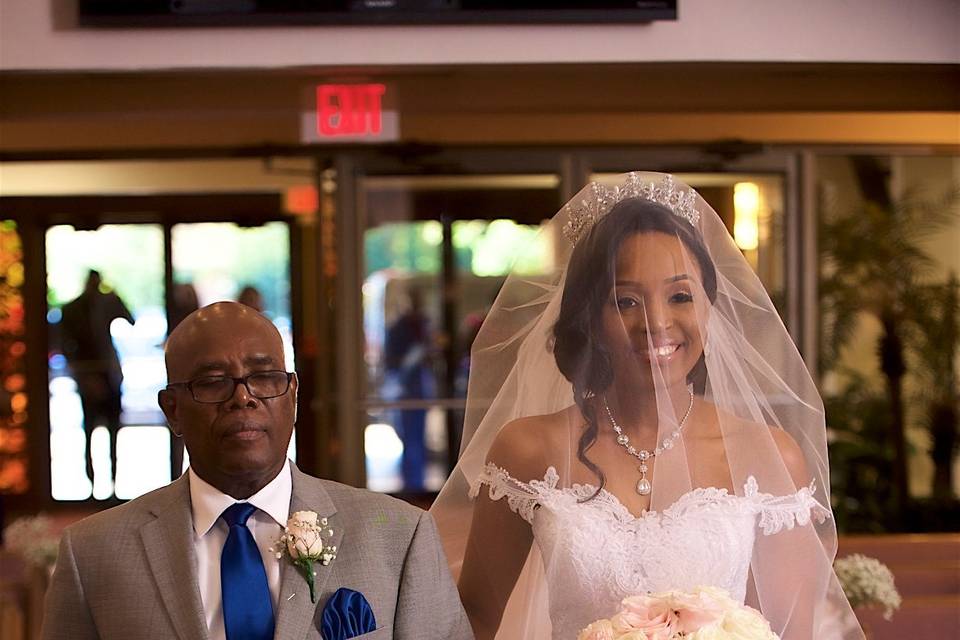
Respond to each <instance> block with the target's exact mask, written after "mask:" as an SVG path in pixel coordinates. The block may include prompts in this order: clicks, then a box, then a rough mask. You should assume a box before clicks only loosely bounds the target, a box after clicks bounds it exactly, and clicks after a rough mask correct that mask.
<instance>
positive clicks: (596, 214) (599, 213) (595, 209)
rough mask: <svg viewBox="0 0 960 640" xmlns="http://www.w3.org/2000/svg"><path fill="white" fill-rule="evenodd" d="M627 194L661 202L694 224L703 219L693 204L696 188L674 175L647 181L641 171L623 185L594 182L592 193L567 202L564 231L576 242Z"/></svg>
mask: <svg viewBox="0 0 960 640" xmlns="http://www.w3.org/2000/svg"><path fill="white" fill-rule="evenodd" d="M628 198H642V199H644V200H649V201H651V202H656V203H657V204H661V205H663V206H665V207H666V208H668V209H670V211H672V212H673V215H675V216H677V217H678V218H683V219H684V220H686V221H687V222H688V223H690V226H692V227H696V226H697V223H698V222H699V221H700V212H698V211H697V209H696V207H695V206H694V204H695V202H696V199H697V194H696V192H694V190H693V189H685V188H683V187H681V186H678V185H677V184H676V183H675V182H674V181H673V176H671V175H666V176H664V177H663V179H662V180H661V181H660V182H659V183H654V182H644V180H643V179H642V178H641V177H640V174H638V173H629V174H627V179H626V181H625V182H624V183H623V184H622V185H617V186H614V187H608V186H606V185H602V184H600V183H598V182H591V183H590V196H589V197H587V198H584V199H583V200H581V201H580V202H571V203H570V204H568V205H566V206H565V207H564V208H563V211H564V212H566V214H567V223H566V224H565V225H563V235H565V236H566V237H567V239H568V240H570V242H571V244H574V245H576V244H577V242H579V241H580V239H581V238H583V237H584V236H585V235H587V233H588V232H589V231H590V229H591V228H592V227H593V225H595V224H596V223H597V221H599V220H600V218H602V217H604V216H605V215H607V214H608V213H610V209H612V208H613V206H614V205H616V204H617V203H618V202H621V201H623V200H627V199H628Z"/></svg>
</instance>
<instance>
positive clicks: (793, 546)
mask: <svg viewBox="0 0 960 640" xmlns="http://www.w3.org/2000/svg"><path fill="white" fill-rule="evenodd" d="M543 233H545V234H547V238H548V239H549V240H550V241H551V242H552V243H553V244H554V247H555V254H556V255H557V264H558V266H557V267H556V269H555V270H554V271H553V272H552V273H550V274H548V275H547V276H546V277H522V276H518V275H514V276H511V277H510V278H509V279H508V280H507V282H506V283H505V284H504V286H503V289H502V290H501V292H500V294H499V296H498V297H497V300H496V302H495V303H494V306H493V309H492V310H491V312H490V313H489V315H488V316H487V319H486V320H485V322H484V324H483V327H482V328H481V330H480V333H479V335H478V336H477V340H476V342H475V343H474V347H473V350H472V360H471V371H470V380H469V389H468V396H467V412H466V419H465V425H464V445H463V449H462V451H461V457H460V461H459V462H458V465H457V467H456V469H455V470H454V472H453V473H452V474H451V477H450V480H449V481H448V482H447V484H446V486H445V487H444V488H443V490H442V491H441V493H440V496H439V497H438V499H437V502H436V503H435V506H434V508H433V509H432V513H433V515H434V516H435V518H436V519H437V523H438V526H439V528H440V532H441V535H442V537H443V539H444V545H445V550H446V553H447V557H448V558H449V560H450V562H451V565H452V566H451V569H452V570H453V573H454V575H455V576H457V577H458V584H459V589H460V595H461V598H462V600H463V603H464V606H465V608H466V610H467V613H468V615H469V617H470V620H471V623H472V625H473V628H474V631H475V633H476V637H477V638H478V640H487V639H492V638H495V637H496V638H499V639H503V640H514V639H527V638H530V639H534V638H545V639H546V638H553V639H555V640H560V639H563V640H574V639H575V638H576V637H577V635H578V633H579V632H580V630H581V629H583V628H585V627H586V626H587V625H588V624H590V623H591V622H593V621H594V620H597V619H599V618H608V617H610V616H611V615H613V614H614V613H615V612H616V611H617V610H618V609H619V603H620V601H621V600H622V599H623V598H625V597H628V596H631V595H638V594H644V593H647V592H658V591H664V590H669V589H678V590H690V589H693V588H695V587H698V586H713V587H719V588H722V589H724V590H726V591H727V592H728V593H729V594H730V595H731V597H733V598H735V599H738V600H739V601H741V602H746V603H747V604H749V605H751V606H753V607H754V608H756V609H758V610H759V611H760V612H761V613H762V615H763V616H764V617H765V618H766V619H767V620H769V621H770V623H771V626H772V628H773V631H774V632H775V633H777V634H778V635H779V636H780V637H781V638H783V639H784V640H794V639H797V638H803V639H807V638H818V639H820V638H844V639H846V638H862V637H863V635H862V633H861V631H860V628H859V626H858V625H857V622H856V619H855V618H854V616H853V613H852V612H851V610H850V607H849V605H848V604H847V602H846V600H845V598H844V596H843V593H842V591H841V589H840V587H839V584H838V582H837V579H836V576H835V575H834V573H833V570H832V561H833V558H834V555H835V553H836V529H835V527H834V525H833V522H832V520H831V517H830V516H831V512H830V500H829V494H828V491H829V477H828V467H827V455H826V453H827V451H826V433H825V427H824V415H823V405H822V403H821V400H820V397H819V395H818V393H817V390H816V388H815V386H814V384H813V382H812V380H811V378H810V376H809V374H808V373H807V371H806V369H805V367H804V364H803V361H802V360H801V358H800V356H799V354H798V353H797V350H796V348H795V347H794V345H793V343H792V342H791V340H790V338H789V336H788V335H787V332H786V330H785V329H784V326H783V324H782V322H781V321H780V318H779V316H778V315H777V313H776V311H775V309H774V307H773V304H772V303H771V301H770V298H769V297H768V296H767V294H766V292H765V291H764V289H763V287H762V285H761V284H760V282H759V280H758V278H757V277H756V275H755V274H754V273H753V271H752V270H751V268H750V267H749V265H748V264H747V262H746V261H745V260H744V258H743V256H742V254H741V253H740V251H739V250H738V249H737V247H736V246H735V245H734V243H733V241H732V239H731V238H730V236H729V234H728V232H727V230H726V228H725V227H724V225H723V222H722V221H721V220H720V218H719V217H718V216H717V214H716V213H715V212H714V211H713V210H712V209H711V208H710V207H709V205H707V204H706V202H704V200H703V199H701V198H700V197H699V196H698V195H697V194H696V193H695V192H694V191H693V190H692V189H690V188H689V187H687V186H685V185H683V184H681V183H680V182H679V181H677V180H674V179H673V178H672V177H671V176H668V175H663V174H655V173H631V174H629V175H626V176H621V178H620V181H619V184H618V185H617V186H614V187H607V186H603V185H600V184H597V183H593V184H590V185H588V186H587V187H586V188H584V189H583V190H582V191H581V192H580V193H579V194H577V195H576V196H575V197H574V198H573V200H571V202H570V203H568V204H567V205H566V206H565V207H564V208H563V209H562V210H561V211H560V213H558V214H557V216H556V217H555V218H554V219H553V221H551V222H550V224H548V225H547V226H546V228H545V229H544V231H543Z"/></svg>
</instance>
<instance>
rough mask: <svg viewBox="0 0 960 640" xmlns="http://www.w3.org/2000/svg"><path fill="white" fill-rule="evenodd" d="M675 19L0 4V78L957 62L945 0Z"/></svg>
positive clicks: (62, 1)
mask: <svg viewBox="0 0 960 640" xmlns="http://www.w3.org/2000/svg"><path fill="white" fill-rule="evenodd" d="M679 14H680V18H679V20H677V21H673V22H655V23H651V24H648V25H602V26H600V25H577V26H569V25H567V26H445V27H349V28H343V27H341V28H333V27H309V28H245V29H236V28H230V29H228V28H221V29H165V30H144V29H137V30H131V29H79V28H76V27H75V26H74V23H75V18H74V16H75V7H74V2H73V1H71V0H3V2H2V3H0V70H61V71H68V70H69V71H82V70H114V71H118V70H133V69H153V70H156V69H177V68H276V67H296V66H313V65H323V66H326V67H331V66H351V65H363V66H371V65H385V66H394V65H435V64H480V63H495V64H496V63H574V62H666V61H705V62H707V61H709V62H717V61H781V62H784V61H785V62H831V61H846V62H915V63H955V62H958V61H960V39H958V38H957V28H958V25H960V3H958V2H955V1H954V0H922V1H916V2H904V1H903V0H804V1H803V2H799V1H794V0H764V1H760V0H723V1H722V2H719V1H717V0H679ZM241 42H242V43H243V44H242V46H238V44H239V43H241Z"/></svg>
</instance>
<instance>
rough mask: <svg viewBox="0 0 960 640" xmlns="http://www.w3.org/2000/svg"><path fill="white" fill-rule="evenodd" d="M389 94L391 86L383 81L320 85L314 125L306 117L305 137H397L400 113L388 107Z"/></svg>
mask: <svg viewBox="0 0 960 640" xmlns="http://www.w3.org/2000/svg"><path fill="white" fill-rule="evenodd" d="M386 95H387V87H386V85H384V84H380V83H370V84H321V85H318V86H317V87H316V91H315V100H316V103H315V104H316V107H315V109H314V112H313V114H312V118H311V120H312V122H311V125H312V126H310V127H309V129H308V127H307V122H306V118H304V122H303V123H302V126H301V139H302V140H303V141H304V142H333V143H337V142H385V141H392V140H397V139H398V138H399V122H398V118H397V113H396V112H395V111H387V110H384V108H383V104H384V98H385V97H386ZM305 115H306V114H305Z"/></svg>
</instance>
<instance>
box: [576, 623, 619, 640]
mask: <svg viewBox="0 0 960 640" xmlns="http://www.w3.org/2000/svg"><path fill="white" fill-rule="evenodd" d="M615 637H616V636H614V634H613V627H612V626H611V625H610V621H609V620H597V621H596V622H594V623H593V624H591V625H590V626H589V627H587V628H586V629H584V630H583V631H581V632H580V635H578V636H577V640H614V639H615Z"/></svg>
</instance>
